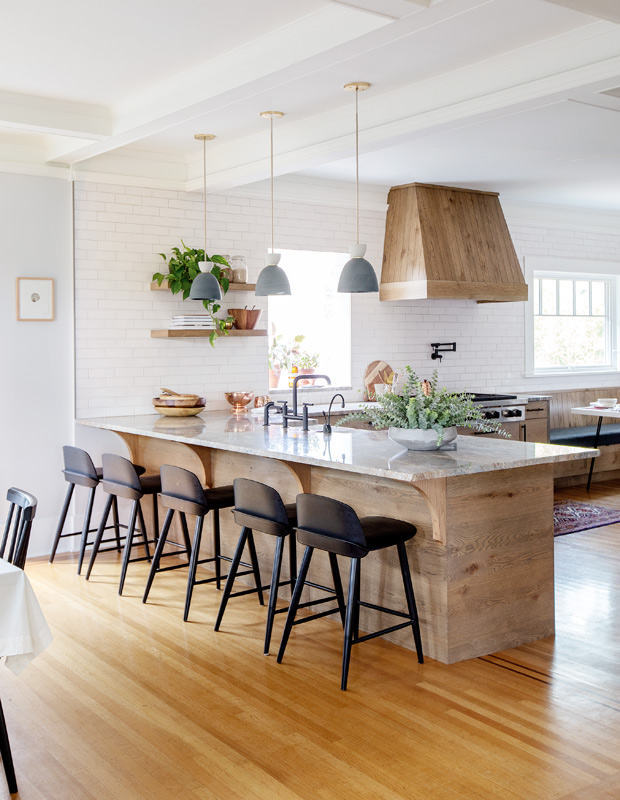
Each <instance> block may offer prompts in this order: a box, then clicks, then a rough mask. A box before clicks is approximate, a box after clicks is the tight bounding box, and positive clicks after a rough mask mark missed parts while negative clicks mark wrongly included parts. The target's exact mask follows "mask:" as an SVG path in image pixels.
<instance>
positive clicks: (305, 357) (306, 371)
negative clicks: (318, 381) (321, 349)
mask: <svg viewBox="0 0 620 800" xmlns="http://www.w3.org/2000/svg"><path fill="white" fill-rule="evenodd" d="M295 364H296V365H297V369H298V370H299V375H314V373H315V372H316V368H317V367H318V365H319V354H318V353H309V352H308V351H307V350H302V352H301V353H300V354H299V355H298V356H297V357H296V359H295ZM299 386H314V380H312V379H307V380H306V379H304V380H301V381H299Z"/></svg>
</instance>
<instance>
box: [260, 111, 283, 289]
mask: <svg viewBox="0 0 620 800" xmlns="http://www.w3.org/2000/svg"><path fill="white" fill-rule="evenodd" d="M283 116H284V114H283V112H282V111H263V112H262V113H261V117H265V118H267V119H269V132H270V143H271V156H270V164H271V253H268V254H267V266H265V267H263V269H262V270H261V271H260V273H259V275H258V278H257V279H256V289H255V290H254V294H255V295H256V296H257V297H268V296H271V295H285V294H290V293H291V284H290V283H289V280H288V278H287V276H286V272H285V271H284V270H283V269H282V267H279V266H278V264H279V263H280V258H281V254H280V253H274V252H273V250H274V246H273V241H274V237H273V119H274V117H277V118H280V117H283Z"/></svg>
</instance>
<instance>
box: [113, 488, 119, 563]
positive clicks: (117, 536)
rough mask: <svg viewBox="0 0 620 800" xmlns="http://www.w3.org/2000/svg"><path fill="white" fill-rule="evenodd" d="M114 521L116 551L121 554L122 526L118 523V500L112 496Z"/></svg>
mask: <svg viewBox="0 0 620 800" xmlns="http://www.w3.org/2000/svg"><path fill="white" fill-rule="evenodd" d="M112 497H113V499H112V519H113V520H114V535H115V537H116V550H117V552H119V553H120V552H121V526H120V523H119V521H118V498H117V496H116V495H112Z"/></svg>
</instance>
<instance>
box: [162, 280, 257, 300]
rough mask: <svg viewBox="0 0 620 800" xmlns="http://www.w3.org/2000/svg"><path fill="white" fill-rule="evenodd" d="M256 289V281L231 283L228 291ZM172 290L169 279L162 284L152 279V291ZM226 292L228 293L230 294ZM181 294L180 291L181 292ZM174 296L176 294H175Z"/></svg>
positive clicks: (251, 290) (250, 290)
mask: <svg viewBox="0 0 620 800" xmlns="http://www.w3.org/2000/svg"><path fill="white" fill-rule="evenodd" d="M255 289H256V284H255V283H229V284H228V292H253V291H254V290H255ZM169 290H170V287H169V286H168V281H164V282H163V283H162V285H161V286H158V285H157V281H151V291H152V292H167V291H169ZM228 292H226V294H228ZM179 294H180V292H179ZM173 297H174V295H173Z"/></svg>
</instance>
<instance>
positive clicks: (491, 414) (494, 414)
mask: <svg viewBox="0 0 620 800" xmlns="http://www.w3.org/2000/svg"><path fill="white" fill-rule="evenodd" d="M498 417H499V411H485V412H484V418H485V419H498Z"/></svg>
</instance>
